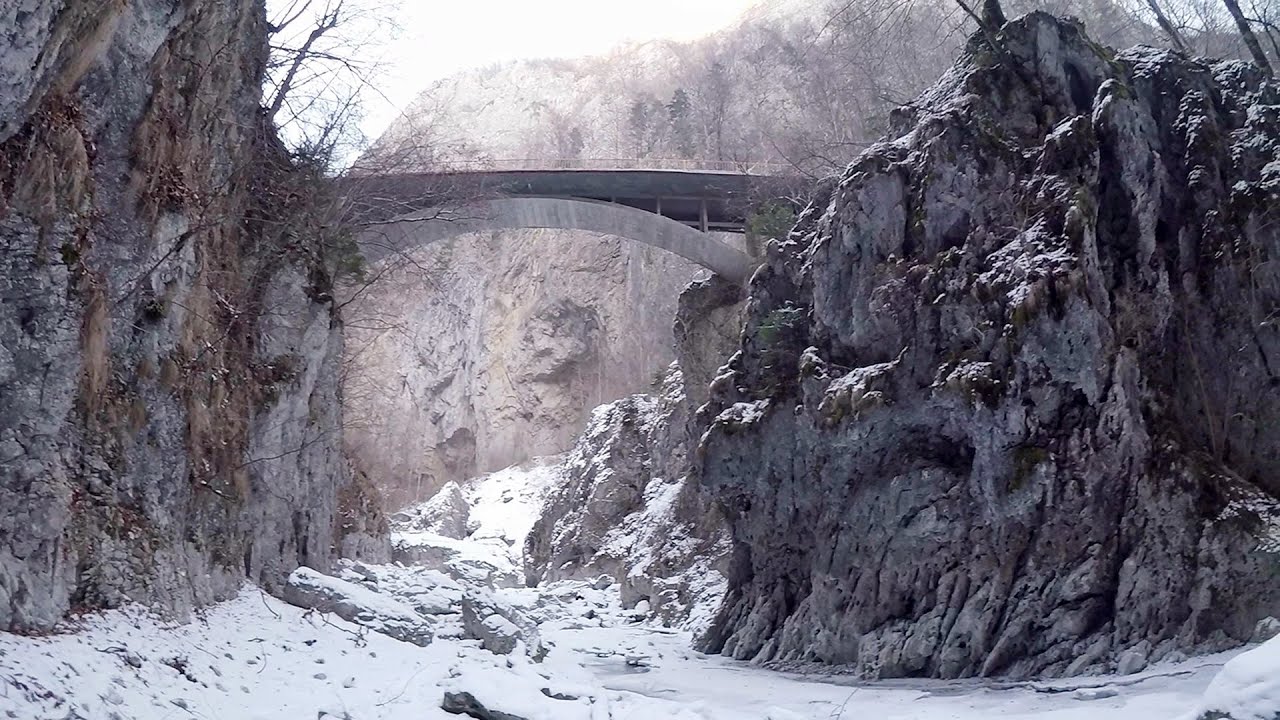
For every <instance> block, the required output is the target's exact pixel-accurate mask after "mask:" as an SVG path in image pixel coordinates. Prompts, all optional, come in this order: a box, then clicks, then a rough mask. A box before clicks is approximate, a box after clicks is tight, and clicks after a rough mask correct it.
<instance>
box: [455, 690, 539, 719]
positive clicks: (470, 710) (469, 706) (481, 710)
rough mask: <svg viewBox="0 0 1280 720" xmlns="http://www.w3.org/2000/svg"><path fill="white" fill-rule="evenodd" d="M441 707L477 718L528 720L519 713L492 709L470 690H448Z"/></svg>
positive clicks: (456, 713) (457, 713)
mask: <svg viewBox="0 0 1280 720" xmlns="http://www.w3.org/2000/svg"><path fill="white" fill-rule="evenodd" d="M440 709H441V710H444V711H445V712H447V713H449V714H450V715H466V716H467V717H473V718H476V719H477V720H527V718H523V717H520V716H519V715H512V714H511V713H505V712H502V711H499V710H490V709H489V708H487V707H485V706H484V705H483V704H481V702H480V701H479V700H477V699H476V697H475V695H472V694H471V693H469V692H446V693H445V694H444V700H442V701H441V702H440Z"/></svg>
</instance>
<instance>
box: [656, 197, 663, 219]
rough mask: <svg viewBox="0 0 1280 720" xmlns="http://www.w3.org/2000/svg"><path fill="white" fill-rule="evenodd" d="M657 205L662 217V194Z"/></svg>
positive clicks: (659, 214) (659, 215)
mask: <svg viewBox="0 0 1280 720" xmlns="http://www.w3.org/2000/svg"><path fill="white" fill-rule="evenodd" d="M657 205H658V217H662V196H661V195H659V196H658V202H657Z"/></svg>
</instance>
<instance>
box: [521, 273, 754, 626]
mask: <svg viewBox="0 0 1280 720" xmlns="http://www.w3.org/2000/svg"><path fill="white" fill-rule="evenodd" d="M681 302H682V304H683V303H684V302H685V299H684V298H682V300H681ZM658 390H659V392H658V394H657V396H656V397H655V396H649V395H635V396H632V397H629V398H624V399H622V400H619V401H617V402H613V403H609V404H607V405H602V406H600V407H599V408H596V410H595V412H594V413H592V416H591V421H590V422H589V423H588V425H587V429H586V430H585V431H584V432H583V434H582V436H581V437H580V438H579V439H578V443H577V445H576V446H575V447H574V449H573V451H572V452H570V453H569V454H568V455H567V456H566V458H565V461H564V476H565V480H564V482H563V483H562V484H561V485H560V486H559V487H557V488H556V490H555V491H554V492H553V493H551V494H550V495H549V497H548V500H547V504H546V506H545V509H544V512H543V516H542V518H541V519H540V520H539V521H538V523H537V524H536V525H535V526H534V528H533V531H532V532H531V533H530V535H529V540H528V543H527V545H526V548H525V574H526V576H527V577H528V578H529V579H530V580H531V581H537V582H552V581H558V580H566V579H576V580H587V581H592V582H596V581H599V580H600V578H601V576H602V574H603V575H608V576H611V577H616V578H618V585H617V587H618V592H619V593H620V594H621V599H622V602H623V604H624V605H625V606H627V607H631V606H634V605H636V604H637V603H645V604H646V605H648V606H651V607H652V608H653V613H652V616H653V617H654V618H655V619H656V620H657V621H659V622H661V623H663V624H666V625H670V626H678V627H685V628H700V627H702V626H705V625H706V624H707V623H708V622H709V621H710V619H711V616H712V614H713V613H714V612H715V608H716V606H717V605H718V604H719V602H720V600H721V598H722V597H723V595H724V588H725V584H726V581H725V577H724V574H723V569H724V566H725V565H726V563H727V556H728V549H729V541H728V537H727V535H726V534H725V532H724V528H723V525H722V521H721V520H720V516H719V514H718V512H717V511H716V510H715V508H713V507H711V506H709V505H708V504H706V503H705V502H704V501H703V498H702V496H701V494H700V492H699V488H698V487H697V486H696V485H695V484H691V483H689V482H688V481H687V479H686V476H685V474H686V473H687V471H688V466H687V460H686V454H685V448H686V447H687V440H688V436H687V434H686V433H687V430H686V420H687V418H688V412H687V411H688V408H687V405H686V398H685V396H684V393H683V378H682V374H681V372H680V371H679V370H677V369H675V368H674V367H673V368H672V369H671V370H670V371H669V372H668V374H667V375H666V376H664V379H663V384H662V386H661V387H660V388H659V389H658ZM646 615H648V613H646Z"/></svg>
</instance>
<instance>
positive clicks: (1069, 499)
mask: <svg viewBox="0 0 1280 720" xmlns="http://www.w3.org/2000/svg"><path fill="white" fill-rule="evenodd" d="M999 43H1000V46H1001V49H1000V50H999V51H993V50H992V48H991V47H990V46H988V45H987V44H986V41H985V40H984V39H981V38H979V39H974V40H973V41H971V42H970V44H969V46H968V49H967V51H966V52H965V54H964V56H963V57H962V59H961V61H960V62H959V64H958V65H957V66H956V68H955V69H954V70H953V71H951V72H950V73H949V74H948V75H946V76H945V77H944V78H943V80H942V81H941V82H940V83H939V84H938V85H937V86H935V87H934V88H933V89H932V90H931V91H929V92H928V93H926V94H925V95H924V96H923V97H921V98H920V99H919V100H918V101H917V102H916V103H914V104H913V105H912V106H911V107H910V108H907V109H904V110H902V111H900V112H899V113H898V116H897V118H896V132H895V134H894V136H892V137H891V138H890V139H889V140H887V141H884V142H882V143H880V144H878V145H876V146H874V147H872V148H871V149H869V150H868V151H867V152H866V153H864V154H863V155H862V156H861V157H859V158H858V159H857V160H856V161H855V162H854V163H853V164H852V165H850V166H849V167H848V169H847V170H846V171H845V172H844V173H843V174H842V175H841V176H840V177H839V179H838V181H837V182H835V183H834V184H833V185H832V187H831V188H830V192H829V197H827V198H826V199H825V200H824V201H822V202H820V203H818V204H817V205H815V206H814V207H811V208H810V209H809V210H808V211H807V212H806V213H805V214H804V216H803V217H802V219H801V221H800V223H799V225H798V226H797V228H796V229H795V230H794V231H793V232H792V233H791V235H790V237H789V239H788V240H787V241H785V242H782V243H775V244H774V245H773V246H772V247H771V250H770V257H769V261H768V264H767V265H766V267H765V268H763V269H762V270H761V271H760V272H759V273H757V275H756V278H755V281H754V282H753V284H752V287H751V289H750V293H751V299H750V301H749V309H748V319H747V323H746V327H745V329H744V331H743V335H742V340H741V350H740V352H739V354H738V355H737V356H736V357H735V358H734V360H733V361H732V362H731V363H730V366H729V370H731V372H729V373H728V374H726V375H725V376H723V377H721V378H718V379H717V380H716V381H715V382H714V383H713V386H712V393H711V394H712V398H711V402H710V405H709V406H708V407H707V408H706V411H705V412H704V414H703V417H702V422H703V423H705V425H706V426H707V427H708V431H707V434H706V435H705V437H704V439H703V442H702V444H701V446H700V447H699V449H698V452H697V462H698V464H699V477H700V479H701V481H702V483H703V487H704V488H706V489H707V491H709V492H712V493H714V495H715V496H716V497H717V499H718V502H719V503H720V504H721V506H722V507H723V508H724V510H725V512H726V513H727V514H728V517H729V523H730V525H731V527H732V532H733V536H734V541H735V546H736V550H735V557H736V564H735V567H734V568H733V570H732V572H731V575H730V591H729V596H728V599H727V601H726V603H725V604H724V606H723V608H722V611H721V613H720V615H719V618H718V621H717V623H716V626H715V627H714V628H713V630H712V631H711V632H710V633H709V634H708V635H707V636H706V638H705V640H704V644H705V646H706V647H708V648H709V649H711V650H714V651H723V652H725V653H728V654H731V655H734V656H736V657H739V658H755V659H759V660H774V661H818V662H825V663H843V664H848V665H851V666H852V667H853V668H854V669H856V670H857V671H860V672H861V673H863V674H866V675H873V676H935V677H962V676H976V675H1016V676H1025V675H1031V674H1038V673H1040V674H1062V673H1073V672H1078V671H1082V670H1085V669H1106V668H1112V667H1115V665H1114V664H1113V663H1115V662H1116V660H1117V659H1118V658H1119V657H1124V658H1125V659H1126V660H1125V665H1126V667H1128V668H1130V669H1132V668H1134V667H1141V665H1142V664H1143V663H1144V662H1146V661H1147V660H1148V659H1151V660H1154V659H1157V658H1161V657H1167V656H1168V655H1170V654H1171V653H1175V652H1180V651H1187V650H1192V649H1210V648H1221V647H1224V646H1228V645H1232V644H1238V643H1241V642H1244V641H1245V640H1246V639H1247V638H1248V637H1249V635H1250V632H1251V631H1252V629H1253V627H1254V623H1255V622H1256V621H1257V620H1258V619H1259V618H1261V617H1264V616H1267V615H1275V614H1276V613H1277V612H1280V505H1278V504H1277V500H1276V498H1277V494H1278V493H1280V483H1278V482H1277V479H1278V478H1280V325H1278V324H1277V322H1276V318H1277V317H1278V313H1280V223H1278V222H1277V221H1278V220H1280V216H1278V215H1277V213H1278V212H1280V157H1278V156H1277V151H1278V149H1280V88H1277V86H1276V85H1274V84H1272V83H1268V82H1265V81H1264V80H1263V78H1262V76H1261V75H1260V74H1259V73H1257V72H1255V70H1254V69H1253V68H1252V67H1250V66H1247V65H1244V64H1241V63H1214V62H1208V61H1204V62H1201V61H1193V60H1188V59H1184V58H1179V57H1177V56H1174V55H1171V54H1168V53H1164V52H1158V51H1155V50H1150V49H1136V50H1132V51H1128V52H1124V53H1120V54H1118V55H1114V54H1112V53H1111V52H1110V51H1108V50H1105V49H1103V48H1101V47H1099V46H1097V45H1095V44H1093V43H1092V42H1090V41H1089V39H1088V38H1087V37H1086V36H1085V35H1084V33H1083V31H1082V30H1081V28H1079V27H1078V26H1076V25H1073V24H1071V23H1068V22H1063V21H1059V20H1055V19H1053V18H1051V17H1049V16H1046V15H1043V14H1033V15H1030V16H1027V17H1025V18H1023V19H1021V20H1018V21H1015V22H1013V23H1010V24H1008V25H1007V26H1006V27H1005V28H1004V29H1003V31H1002V32H1001V33H1000V36H999Z"/></svg>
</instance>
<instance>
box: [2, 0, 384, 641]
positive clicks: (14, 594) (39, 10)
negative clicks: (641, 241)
mask: <svg viewBox="0 0 1280 720" xmlns="http://www.w3.org/2000/svg"><path fill="white" fill-rule="evenodd" d="M262 13H263V11H262V5H261V2H260V0H234V1H232V2H207V1H203V0H197V1H192V2H177V0H135V1H133V2H121V1H119V0H108V1H107V2H100V1H98V0H93V1H87V0H75V1H70V2H50V1H40V0H36V1H35V2H24V3H19V4H17V5H16V6H15V5H14V4H12V3H9V4H8V5H7V6H6V7H5V8H4V9H0V76H3V79H0V250H2V251H0V508H2V509H3V510H2V511H0V628H34V629H43V628H48V627H49V626H51V625H52V624H53V623H55V622H57V621H58V620H59V619H60V618H62V617H63V615H64V613H66V612H67V611H68V610H69V609H72V608H77V609H89V608H94V607H102V606H112V605H116V604H119V603H123V602H126V601H129V600H135V601H142V602H148V601H153V602H156V603H159V604H162V605H164V606H166V607H168V608H170V609H174V610H178V611H181V610H183V609H185V608H188V607H190V606H191V605H192V604H193V603H200V602H206V601H210V600H213V599H216V598H220V597H227V596H229V595H231V594H232V593H233V592H234V591H235V589H236V588H237V587H238V585H239V584H240V583H241V582H242V581H243V579H244V578H245V577H246V576H248V577H251V578H254V579H256V580H259V581H262V582H263V583H264V584H267V585H268V586H277V585H278V584H279V582H280V581H281V580H282V579H283V577H284V575H286V574H287V573H288V572H289V571H290V570H292V569H293V568H294V567H296V566H297V565H299V564H301V563H306V564H311V565H316V566H318V567H324V566H325V565H326V564H327V563H328V562H329V559H330V558H331V556H332V555H333V552H334V548H335V547H336V546H339V545H341V544H342V543H343V541H344V534H345V531H346V529H350V528H349V527H348V526H350V525H351V524H350V523H344V522H342V521H341V513H342V509H343V508H342V507H340V503H339V493H340V492H345V493H347V500H348V504H358V503H359V502H360V499H361V497H363V495H362V494H361V492H360V489H359V488H358V487H352V486H351V484H350V478H349V474H348V473H347V471H346V467H345V463H344V461H343V459H342V457H341V454H340V451H341V448H340V447H339V437H340V433H339V432H338V430H339V428H340V427H341V423H342V420H341V408H340V407H339V406H338V402H337V394H338V382H337V375H338V372H337V371H338V359H339V357H340V354H341V339H342V336H341V326H340V324H339V323H338V322H337V321H336V319H335V316H334V312H333V310H332V299H331V297H330V289H329V286H330V285H331V280H330V274H329V272H328V268H327V264H326V262H325V259H324V256H323V254H322V253H321V251H320V249H319V248H318V247H316V246H315V245H314V243H312V242H311V240H310V239H308V238H307V237H305V233H304V234H302V239H299V238H298V237H289V236H290V232H289V229H288V227H287V226H288V221H289V220H290V219H291V218H293V217H295V216H296V215H297V214H298V213H299V212H300V211H299V208H297V207H296V206H294V205H291V204H290V203H293V202H295V201H296V200H297V198H298V197H301V195H299V194H296V193H293V190H295V189H296V188H289V189H288V191H287V192H285V191H283V189H284V188H285V186H287V185H288V184H289V183H290V182H293V180H294V175H295V173H294V168H293V166H292V165H291V163H290V162H289V160H288V156H287V153H285V152H284V149H283V148H282V147H280V146H279V144H278V142H277V141H276V139H275V133H274V129H273V128H272V127H271V126H270V123H269V122H268V121H266V120H265V119H264V118H263V116H262V114H261V111H260V108H259V105H260V92H261V90H260V88H261V78H262V73H263V68H264V65H265V62H266V54H267V49H266V40H265V38H266V32H265V26H264V20H263V17H262ZM282 228H283V229H282ZM268 309H269V312H268ZM356 529H357V530H359V531H360V532H363V531H364V530H366V529H368V530H371V531H373V532H375V533H376V531H377V528H373V527H371V528H365V527H364V526H363V525H361V527H359V528H356ZM363 544H364V545H366V546H372V545H376V544H377V541H376V540H375V539H372V538H371V539H370V540H369V541H368V542H363ZM382 545H383V546H385V539H384V540H382Z"/></svg>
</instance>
